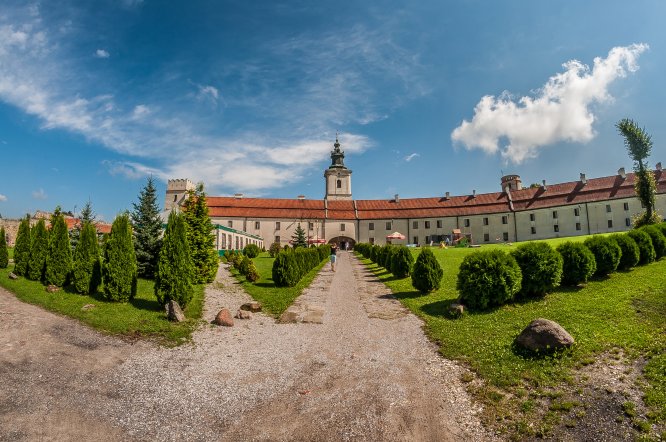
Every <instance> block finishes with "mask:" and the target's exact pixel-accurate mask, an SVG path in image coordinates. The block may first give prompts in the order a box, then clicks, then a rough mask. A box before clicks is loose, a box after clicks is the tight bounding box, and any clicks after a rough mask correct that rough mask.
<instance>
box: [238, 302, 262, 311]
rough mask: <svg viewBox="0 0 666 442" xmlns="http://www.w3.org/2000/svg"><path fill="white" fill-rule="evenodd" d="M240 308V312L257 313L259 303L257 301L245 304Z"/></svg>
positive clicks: (259, 307) (259, 308)
mask: <svg viewBox="0 0 666 442" xmlns="http://www.w3.org/2000/svg"><path fill="white" fill-rule="evenodd" d="M240 308H241V310H246V311H248V312H252V313H257V312H260V311H261V302H258V301H252V302H246V303H245V304H243V305H241V307H240Z"/></svg>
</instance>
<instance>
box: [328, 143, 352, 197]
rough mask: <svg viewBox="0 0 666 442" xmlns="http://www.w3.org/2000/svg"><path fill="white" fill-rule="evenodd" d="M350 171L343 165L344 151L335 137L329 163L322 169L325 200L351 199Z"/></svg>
mask: <svg viewBox="0 0 666 442" xmlns="http://www.w3.org/2000/svg"><path fill="white" fill-rule="evenodd" d="M351 173H352V171H351V170H349V169H347V166H345V152H344V151H342V150H340V142H339V141H338V137H337V135H336V137H335V144H334V145H333V150H332V151H331V165H330V166H329V167H328V169H326V170H325V171H324V178H325V179H326V196H325V197H324V198H325V199H327V200H351V198H352V194H351Z"/></svg>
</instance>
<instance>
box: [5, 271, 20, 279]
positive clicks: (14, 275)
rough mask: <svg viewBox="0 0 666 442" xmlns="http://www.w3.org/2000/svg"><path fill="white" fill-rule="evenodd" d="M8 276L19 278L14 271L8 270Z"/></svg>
mask: <svg viewBox="0 0 666 442" xmlns="http://www.w3.org/2000/svg"><path fill="white" fill-rule="evenodd" d="M8 276H9V279H18V278H19V277H18V275H17V274H16V273H14V272H10V273H9V275H8Z"/></svg>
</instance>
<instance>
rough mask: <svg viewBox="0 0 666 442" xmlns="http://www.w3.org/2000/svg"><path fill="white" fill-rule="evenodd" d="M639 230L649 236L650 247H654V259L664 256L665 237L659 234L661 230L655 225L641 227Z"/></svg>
mask: <svg viewBox="0 0 666 442" xmlns="http://www.w3.org/2000/svg"><path fill="white" fill-rule="evenodd" d="M641 230H642V231H644V232H645V233H647V234H648V235H650V239H651V240H652V246H653V247H654V253H655V259H660V258H661V257H662V256H665V255H666V237H664V234H663V233H661V229H660V228H659V227H657V226H655V225H650V226H643V227H641Z"/></svg>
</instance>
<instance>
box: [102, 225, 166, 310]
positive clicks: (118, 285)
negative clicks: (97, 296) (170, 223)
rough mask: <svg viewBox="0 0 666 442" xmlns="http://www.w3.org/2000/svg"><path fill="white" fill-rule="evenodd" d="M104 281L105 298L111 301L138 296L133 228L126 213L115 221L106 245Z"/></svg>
mask: <svg viewBox="0 0 666 442" xmlns="http://www.w3.org/2000/svg"><path fill="white" fill-rule="evenodd" d="M160 254H161V252H160ZM102 279H103V280H104V297H105V298H106V299H108V300H109V301H119V302H127V301H129V300H130V299H133V298H134V296H135V295H136V284H137V264H136V256H135V255H134V244H133V241H132V227H131V224H130V220H129V216H128V215H127V214H126V213H125V214H123V215H119V216H117V217H116V219H115V220H114V221H113V224H112V225H111V233H110V234H109V237H108V239H107V240H106V243H105V244H104V263H103V265H102Z"/></svg>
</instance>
